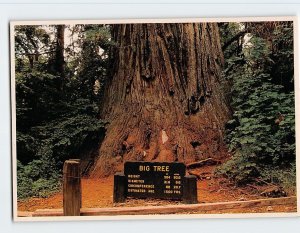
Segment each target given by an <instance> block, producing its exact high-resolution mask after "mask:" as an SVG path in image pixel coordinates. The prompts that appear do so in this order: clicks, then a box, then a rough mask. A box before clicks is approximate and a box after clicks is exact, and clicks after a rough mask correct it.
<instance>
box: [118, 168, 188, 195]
mask: <svg viewBox="0 0 300 233" xmlns="http://www.w3.org/2000/svg"><path fill="white" fill-rule="evenodd" d="M185 170H186V168H185V165H184V164H183V163H154V162H126V163H125V165H124V174H125V177H126V179H127V186H126V194H127V196H128V197H138V198H147V197H150V198H162V199H182V195H183V180H184V176H185Z"/></svg>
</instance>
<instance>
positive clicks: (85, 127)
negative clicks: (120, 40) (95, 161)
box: [15, 22, 296, 198]
mask: <svg viewBox="0 0 300 233" xmlns="http://www.w3.org/2000/svg"><path fill="white" fill-rule="evenodd" d="M218 27H219V29H218V30H219V33H220V40H221V45H222V51H223V54H224V59H225V64H224V66H223V67H222V79H221V80H222V91H223V93H224V94H225V95H226V97H227V98H228V99H229V101H230V108H231V111H232V119H230V120H229V121H228V122H227V123H226V133H225V135H226V136H225V142H226V145H227V148H228V159H227V161H226V162H225V163H223V164H221V165H220V166H219V168H218V170H217V174H218V175H220V176H225V177H227V178H229V179H230V180H231V181H232V182H233V183H234V184H235V185H245V184H248V183H253V182H256V183H257V182H262V181H263V182H267V183H274V184H276V185H279V186H281V187H283V188H284V189H285V190H286V191H287V192H295V187H296V165H295V111H294V110H295V105H294V53H293V23H292V22H260V23H250V22H249V23H219V24H218ZM111 29H112V26H111V25H53V26H16V27H15V59H16V60H15V64H16V66H15V71H16V75H15V80H16V117H17V122H16V124H17V163H18V164H17V183H18V197H19V198H28V197H31V196H40V197H45V196H48V195H49V194H51V193H52V192H56V191H57V190H59V189H60V184H61V175H62V165H63V162H64V161H65V160H66V159H69V158H80V157H84V156H86V154H87V153H91V151H93V149H95V148H98V146H99V143H100V142H101V140H102V139H103V138H104V136H105V132H106V127H107V125H108V124H109V121H106V120H105V119H103V118H102V117H101V116H100V114H99V106H101V105H105V103H106V102H105V100H104V99H103V89H104V88H105V85H106V84H107V82H108V80H109V79H110V77H111V75H112V74H111V69H112V65H113V62H114V57H113V55H112V54H113V53H112V51H113V50H114V49H116V48H117V46H118V44H117V43H116V41H114V40H113V37H112V35H111V31H112V30H111Z"/></svg>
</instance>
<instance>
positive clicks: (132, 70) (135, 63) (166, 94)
mask: <svg viewBox="0 0 300 233" xmlns="http://www.w3.org/2000/svg"><path fill="white" fill-rule="evenodd" d="M112 37H113V40H114V41H115V42H116V46H115V48H114V51H113V65H112V71H113V74H112V76H111V78H110V79H109V80H108V81H107V83H106V85H105V90H104V94H103V101H102V106H101V111H100V114H101V117H103V118H104V119H106V120H108V121H109V122H110V124H109V125H108V128H107V132H106V136H105V138H104V140H103V141H102V143H101V145H100V148H99V156H98V157H97V158H96V160H95V163H94V167H93V168H92V169H91V171H90V175H91V176H92V177H100V176H103V175H108V174H110V173H112V172H114V171H116V170H118V169H122V165H123V162H124V161H127V160H135V161H143V160H144V161H181V162H185V163H189V162H193V161H197V160H200V159H204V158H207V157H215V158H216V157H217V158H221V157H222V156H223V154H224V152H225V148H224V144H223V143H222V141H223V129H224V124H225V122H226V121H227V120H228V119H229V117H230V109H229V106H228V104H227V100H226V98H225V95H224V93H223V89H222V85H223V84H222V80H221V67H222V63H223V54H222V51H221V46H220V38H219V31H218V26H217V24H215V23H193V24H192V23H184V24H183V23H180V24H118V25H113V26H112Z"/></svg>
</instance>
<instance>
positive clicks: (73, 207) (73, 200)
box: [63, 160, 81, 216]
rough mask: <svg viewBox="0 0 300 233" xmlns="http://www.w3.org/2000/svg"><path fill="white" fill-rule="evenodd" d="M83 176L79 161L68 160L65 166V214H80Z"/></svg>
mask: <svg viewBox="0 0 300 233" xmlns="http://www.w3.org/2000/svg"><path fill="white" fill-rule="evenodd" d="M80 206H81V177H80V167H79V162H78V161H74V160H67V161H65V163H64V168H63V207H64V216H80Z"/></svg>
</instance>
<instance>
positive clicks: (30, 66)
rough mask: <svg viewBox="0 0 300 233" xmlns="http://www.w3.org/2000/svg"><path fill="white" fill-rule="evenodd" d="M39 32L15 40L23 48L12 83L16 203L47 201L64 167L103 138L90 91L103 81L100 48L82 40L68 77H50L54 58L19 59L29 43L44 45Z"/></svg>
mask: <svg viewBox="0 0 300 233" xmlns="http://www.w3.org/2000/svg"><path fill="white" fill-rule="evenodd" d="M41 30H42V31H41ZM93 30H96V28H94V27H93ZM24 31H25V32H24ZM30 32H32V33H30ZM39 32H40V34H39ZM42 32H43V33H46V31H45V30H44V29H42V28H40V27H38V26H34V27H27V26H24V28H22V27H21V28H18V30H17V35H16V37H18V38H21V39H22V46H23V47H20V48H19V49H20V52H21V53H20V54H19V53H16V55H17V62H16V83H15V84H16V117H17V159H18V168H17V169H18V170H17V185H18V197H19V198H27V197H31V196H38V197H45V196H47V195H49V194H51V193H53V192H55V191H57V190H58V189H59V188H60V180H61V173H62V166H63V162H64V161H65V160H66V159H69V158H76V156H79V154H78V153H80V150H81V148H83V147H85V146H86V145H89V144H91V143H95V142H96V143H98V141H99V139H100V138H101V137H102V136H103V134H104V133H105V124H106V122H104V121H102V120H100V119H99V116H98V114H99V109H98V106H99V104H100V103H99V98H95V96H96V95H97V94H96V93H95V92H94V89H93V88H94V85H95V81H96V80H101V81H104V80H105V77H106V58H101V57H100V55H98V54H97V51H96V47H97V46H98V45H97V46H92V43H93V44H95V43H96V41H95V40H96V39H95V40H94V41H92V42H91V39H88V40H85V39H84V41H83V42H82V43H81V45H82V46H83V44H84V46H83V47H82V48H80V50H79V51H80V52H79V53H80V54H79V55H78V56H76V59H78V60H77V63H76V62H74V59H73V60H72V59H71V58H70V57H69V58H68V63H67V68H66V69H65V72H66V73H65V74H63V75H61V74H58V75H54V74H53V72H51V71H50V70H49V69H48V67H49V65H48V64H50V63H51V62H53V60H51V59H53V57H54V56H53V55H51V56H49V55H48V53H47V54H46V55H42V54H40V55H39V58H38V59H37V60H33V61H32V60H31V61H29V58H30V56H28V54H25V55H23V54H22V52H23V53H24V52H25V53H26V51H27V47H30V49H32V42H31V41H37V44H41V43H42V42H41V38H40V37H43V36H44V34H41V33H42ZM26 33H27V34H26ZM49 36H50V35H49ZM98 39H99V38H98ZM20 43H21V42H20ZM97 43H98V44H99V43H100V42H97ZM105 43H106V42H105ZM33 44H35V43H33ZM25 45H26V46H25ZM89 45H91V46H89ZM45 46H46V45H45ZM49 46H50V47H49V48H45V47H43V48H44V49H45V50H47V51H49V50H50V51H51V49H53V48H52V46H53V45H52V44H51V45H49ZM37 49H39V48H37ZM25 50H26V51H25ZM39 51H40V52H41V50H39ZM66 52H67V51H66ZM73 57H75V56H73ZM75 63H76V64H77V65H74V64H75ZM96 69H98V70H99V71H98V72H95V73H94V72H93V70H96ZM62 77H64V78H62ZM62 84H63V85H62ZM101 90H102V89H101V88H99V90H98V91H99V92H101Z"/></svg>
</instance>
